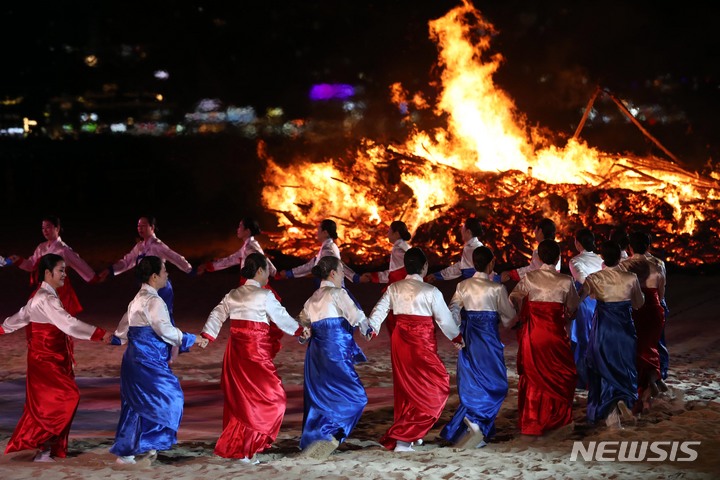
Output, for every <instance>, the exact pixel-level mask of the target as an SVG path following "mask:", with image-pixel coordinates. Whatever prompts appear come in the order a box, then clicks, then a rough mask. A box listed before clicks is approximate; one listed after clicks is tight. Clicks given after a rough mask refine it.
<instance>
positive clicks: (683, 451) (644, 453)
mask: <svg viewBox="0 0 720 480" xmlns="http://www.w3.org/2000/svg"><path fill="white" fill-rule="evenodd" d="M695 445H700V442H689V441H688V442H677V441H675V442H671V441H654V442H641V441H637V440H632V441H630V440H615V441H605V442H595V441H593V442H587V445H586V442H578V441H575V442H573V449H572V453H571V454H570V461H572V462H575V461H577V459H578V456H580V457H582V459H583V460H585V461H586V462H589V461H592V460H595V461H596V462H664V461H666V460H669V461H671V462H692V461H695V460H696V459H697V458H698V453H697V450H696V448H694V446H695Z"/></svg>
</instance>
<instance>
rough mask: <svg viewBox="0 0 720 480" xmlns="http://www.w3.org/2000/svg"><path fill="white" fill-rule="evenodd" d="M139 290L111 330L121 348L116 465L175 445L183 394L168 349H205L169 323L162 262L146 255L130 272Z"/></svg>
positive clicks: (145, 459) (201, 341) (114, 447)
mask: <svg viewBox="0 0 720 480" xmlns="http://www.w3.org/2000/svg"><path fill="white" fill-rule="evenodd" d="M136 273H137V276H138V278H139V279H140V281H141V282H142V286H141V287H140V291H139V292H138V293H137V295H135V298H133V300H132V301H131V302H130V304H129V305H128V310H127V313H126V314H125V315H124V316H123V319H122V320H121V322H120V324H119V325H118V327H117V330H116V331H115V337H116V339H119V340H120V342H121V343H127V344H128V345H127V348H126V350H125V353H124V354H123V359H122V365H121V367H120V407H121V410H120V419H119V421H118V426H117V430H116V434H115V443H114V444H113V445H112V447H111V448H110V453H112V454H114V455H117V456H118V458H117V463H119V464H122V465H128V464H136V463H137V462H138V461H139V460H142V462H143V463H148V464H149V463H150V462H152V461H153V460H154V459H155V458H156V456H157V451H158V450H169V449H170V448H172V446H173V445H174V444H176V443H177V431H178V428H179V427H180V420H181V419H182V414H183V405H184V401H185V398H184V395H183V391H182V387H181V386H180V381H179V380H178V378H177V377H176V376H175V374H173V372H172V369H171V368H170V363H171V362H172V358H173V355H172V354H171V352H172V351H173V350H177V349H182V350H184V351H188V350H189V349H190V347H191V346H193V345H198V346H200V347H202V348H205V347H206V346H207V344H208V340H207V339H205V338H197V337H196V336H195V335H194V334H192V333H185V332H183V331H181V330H180V329H178V328H175V326H174V325H173V324H172V322H171V321H170V313H169V312H168V308H167V305H166V303H165V301H164V300H163V299H162V298H160V295H158V291H159V290H160V289H162V288H163V287H164V286H165V285H166V284H167V281H168V273H167V270H166V268H165V261H164V260H162V259H161V258H159V257H156V256H153V255H148V256H145V257H143V258H142V260H140V262H139V263H138V265H137V267H136Z"/></svg>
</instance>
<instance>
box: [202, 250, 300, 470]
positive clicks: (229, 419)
mask: <svg viewBox="0 0 720 480" xmlns="http://www.w3.org/2000/svg"><path fill="white" fill-rule="evenodd" d="M240 274H241V275H242V276H243V278H244V279H245V282H243V284H242V285H241V286H239V287H238V288H236V289H234V290H231V291H230V293H228V294H227V295H225V297H224V298H223V299H222V301H221V302H220V303H219V304H218V305H217V306H216V307H215V308H214V309H213V310H212V312H210V315H209V316H208V318H207V321H206V322H205V326H204V327H203V330H202V336H203V337H205V338H207V339H208V340H210V341H211V342H212V341H215V339H216V338H217V336H218V334H219V333H220V329H221V328H222V326H223V324H224V323H225V321H226V320H227V319H228V318H229V319H230V320H231V326H230V338H229V339H228V343H227V347H226V349H225V355H224V356H223V366H222V376H221V381H220V385H221V387H222V391H223V398H224V404H223V430H222V433H221V434H220V438H219V439H218V441H217V443H216V444H215V454H216V455H218V456H220V457H224V458H235V459H239V460H240V461H242V462H245V463H252V462H253V456H254V455H255V454H256V453H258V452H262V451H263V450H266V449H267V448H269V447H270V446H271V445H272V443H273V442H274V441H275V439H276V438H277V435H278V432H279V431H280V425H281V424H282V420H283V415H285V407H286V405H287V398H286V395H285V390H284V389H283V386H282V382H281V380H280V377H279V376H278V373H277V368H276V367H275V364H274V363H273V358H274V356H275V352H274V346H273V344H274V341H273V338H272V336H271V330H270V324H271V323H273V324H276V325H277V326H278V327H279V328H280V330H281V331H282V332H285V333H287V334H289V335H300V334H301V333H302V332H303V328H302V327H301V326H300V325H299V324H298V322H297V321H296V320H295V319H294V318H292V317H291V316H290V315H289V314H288V313H287V310H285V307H283V306H282V305H281V304H280V302H279V301H278V300H277V299H276V298H275V296H274V295H273V293H272V291H270V290H268V289H266V288H263V287H264V286H265V285H266V284H267V281H268V276H269V274H270V264H269V263H268V261H267V259H266V258H265V256H264V255H262V254H260V253H250V254H249V255H248V256H247V257H246V258H245V262H244V265H243V267H242V269H241V270H240Z"/></svg>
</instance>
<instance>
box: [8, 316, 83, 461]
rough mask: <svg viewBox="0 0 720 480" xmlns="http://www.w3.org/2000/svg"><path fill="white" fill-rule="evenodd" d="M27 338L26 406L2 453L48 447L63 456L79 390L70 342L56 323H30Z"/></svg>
mask: <svg viewBox="0 0 720 480" xmlns="http://www.w3.org/2000/svg"><path fill="white" fill-rule="evenodd" d="M26 332H27V339H28V354H27V378H26V386H25V408H24V409H23V413H22V416H21V417H20V420H19V421H18V424H17V426H16V427H15V431H14V432H13V434H12V437H10V441H9V442H8V444H7V447H6V449H5V453H10V452H17V451H20V450H30V449H44V448H46V447H49V448H50V450H51V453H52V455H53V456H56V457H59V458H65V456H66V455H67V445H68V434H69V433H70V425H71V424H72V421H73V418H74V417H75V412H76V411H77V406H78V403H79V402H80V390H79V389H78V386H77V384H76V383H75V373H74V371H73V343H72V338H71V337H68V336H67V335H65V333H63V332H62V331H61V330H60V329H58V328H57V327H56V326H55V325H51V324H45V323H34V322H31V323H30V324H28V326H27V327H26Z"/></svg>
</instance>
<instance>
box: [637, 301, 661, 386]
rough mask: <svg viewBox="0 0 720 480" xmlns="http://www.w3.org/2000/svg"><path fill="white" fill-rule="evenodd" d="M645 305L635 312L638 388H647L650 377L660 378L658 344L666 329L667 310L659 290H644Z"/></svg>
mask: <svg viewBox="0 0 720 480" xmlns="http://www.w3.org/2000/svg"><path fill="white" fill-rule="evenodd" d="M643 294H644V295H645V303H644V304H643V306H642V307H640V309H639V310H635V311H633V321H634V322H635V331H636V332H637V353H638V358H637V366H638V386H639V387H640V388H641V389H643V388H645V387H647V385H648V382H649V381H650V377H651V376H652V375H654V376H655V377H656V379H659V378H660V355H659V353H658V344H659V343H660V338H661V337H662V332H663V328H664V327H665V310H664V309H663V306H662V304H661V303H660V298H659V297H658V293H657V289H655V288H643Z"/></svg>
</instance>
